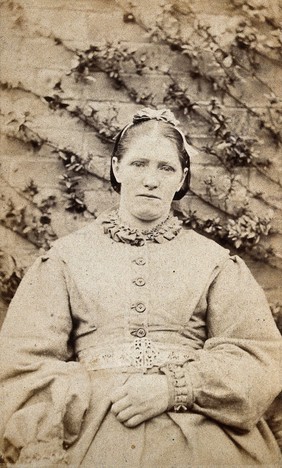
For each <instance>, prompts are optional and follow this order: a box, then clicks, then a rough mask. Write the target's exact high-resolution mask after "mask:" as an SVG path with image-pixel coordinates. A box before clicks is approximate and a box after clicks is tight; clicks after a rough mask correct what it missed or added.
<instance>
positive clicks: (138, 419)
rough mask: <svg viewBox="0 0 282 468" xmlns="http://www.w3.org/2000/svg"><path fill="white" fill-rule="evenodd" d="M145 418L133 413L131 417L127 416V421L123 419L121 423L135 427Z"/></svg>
mask: <svg viewBox="0 0 282 468" xmlns="http://www.w3.org/2000/svg"><path fill="white" fill-rule="evenodd" d="M144 420H145V418H144V416H142V415H141V414H135V415H134V416H132V418H129V419H128V420H127V421H124V422H123V424H124V426H126V427H136V426H138V425H139V424H141V423H142V422H144Z"/></svg>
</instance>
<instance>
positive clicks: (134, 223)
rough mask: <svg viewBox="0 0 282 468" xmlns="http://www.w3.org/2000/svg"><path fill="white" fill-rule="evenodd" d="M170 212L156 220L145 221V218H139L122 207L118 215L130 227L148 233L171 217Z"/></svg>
mask: <svg viewBox="0 0 282 468" xmlns="http://www.w3.org/2000/svg"><path fill="white" fill-rule="evenodd" d="M169 213H170V211H168V212H167V213H164V214H163V215H162V216H160V217H158V218H155V219H144V218H143V217H142V218H140V217H137V216H134V215H133V214H131V213H129V212H128V211H127V210H125V209H124V208H123V207H122V206H120V207H119V209H118V215H119V218H120V220H121V221H122V222H123V223H125V224H127V225H128V226H130V227H131V228H133V229H139V230H141V231H146V230H148V229H153V228H154V227H156V226H158V225H159V224H160V223H162V222H164V221H165V220H166V219H167V217H168V216H169Z"/></svg>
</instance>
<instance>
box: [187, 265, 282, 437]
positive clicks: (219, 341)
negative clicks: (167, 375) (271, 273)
mask: <svg viewBox="0 0 282 468" xmlns="http://www.w3.org/2000/svg"><path fill="white" fill-rule="evenodd" d="M206 327H207V333H208V339H207V340H206V342H205V345H204V348H203V349H202V350H199V351H197V352H196V353H195V356H194V360H192V361H191V362H187V363H186V364H185V365H184V366H183V370H184V373H185V376H186V382H187V385H188V387H189V388H188V390H189V391H188V394H189V395H190V398H191V401H190V403H191V405H190V406H191V409H192V410H193V411H195V412H198V413H201V414H204V415H206V416H208V417H210V418H213V419H215V420H217V421H219V422H221V423H223V424H226V425H230V426H234V427H237V428H239V429H242V430H250V429H252V427H253V426H254V425H255V424H257V422H258V420H259V419H260V418H261V417H262V415H263V414H264V412H265V411H266V409H267V408H268V407H269V405H270V404H271V402H272V401H273V399H274V398H275V396H276V395H277V394H278V393H279V392H280V391H281V373H280V372H281V369H280V367H279V358H281V336H280V333H279V331H278V329H277V328H276V325H275V323H274V320H273V318H272V315H271V312H270V310H269V307H268V305H267V301H266V298H265V296H264V293H263V291H262V289H261V288H260V286H259V285H258V284H257V282H256V281H255V280H254V278H253V277H252V275H251V273H250V271H249V269H248V268H247V266H246V265H245V263H244V262H243V261H242V260H241V259H240V258H238V257H230V258H229V259H228V260H227V261H226V262H224V265H223V266H222V267H221V268H220V269H219V271H218V272H217V273H216V275H215V277H214V278H213V280H212V282H211V284H210V286H209V288H208V292H207V322H206Z"/></svg>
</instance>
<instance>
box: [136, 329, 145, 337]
mask: <svg viewBox="0 0 282 468" xmlns="http://www.w3.org/2000/svg"><path fill="white" fill-rule="evenodd" d="M136 336H138V338H144V336H146V331H145V330H144V328H138V330H137V332H136Z"/></svg>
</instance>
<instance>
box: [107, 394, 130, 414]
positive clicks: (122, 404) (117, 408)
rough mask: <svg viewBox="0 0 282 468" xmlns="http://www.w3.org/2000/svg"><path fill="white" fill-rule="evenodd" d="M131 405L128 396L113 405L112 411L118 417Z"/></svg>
mask: <svg viewBox="0 0 282 468" xmlns="http://www.w3.org/2000/svg"><path fill="white" fill-rule="evenodd" d="M130 405H131V403H130V401H129V398H128V395H126V396H125V397H124V398H122V399H121V400H118V401H116V402H115V403H113V404H112V407H111V411H112V413H114V415H117V414H118V413H120V412H121V411H123V410H125V409H126V408H128V407H129V406H130Z"/></svg>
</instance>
